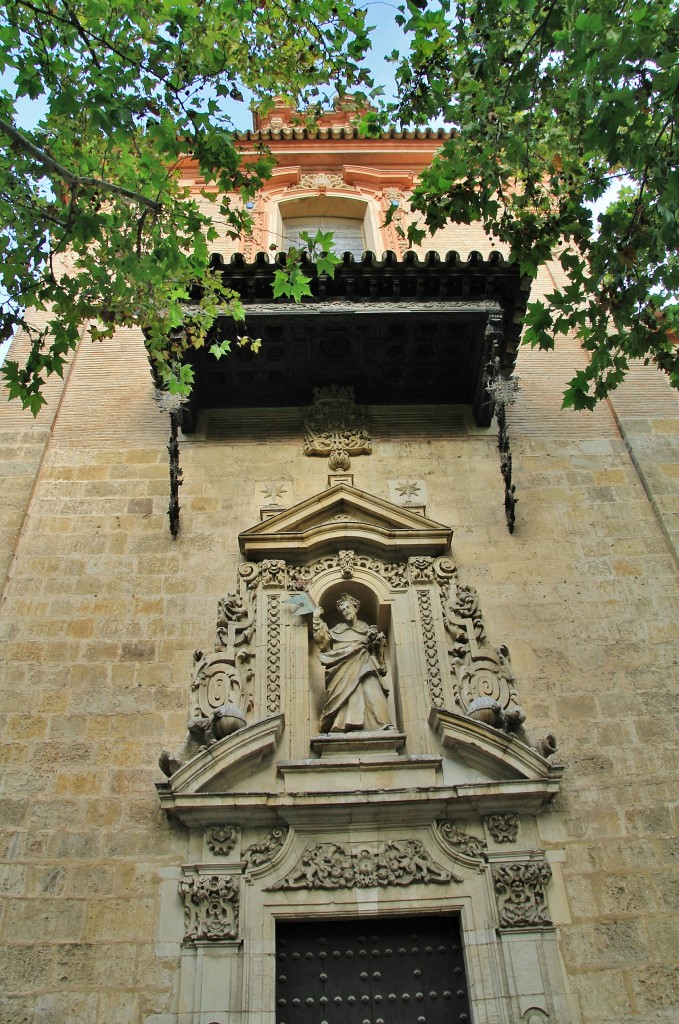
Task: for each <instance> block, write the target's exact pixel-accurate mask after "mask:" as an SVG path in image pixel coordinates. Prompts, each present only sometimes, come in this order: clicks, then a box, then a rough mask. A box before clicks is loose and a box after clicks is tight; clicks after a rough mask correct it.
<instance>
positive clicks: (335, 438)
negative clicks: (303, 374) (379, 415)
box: [304, 385, 372, 471]
mask: <svg viewBox="0 0 679 1024" xmlns="http://www.w3.org/2000/svg"><path fill="white" fill-rule="evenodd" d="M371 452H372V445H371V442H370V434H369V433H368V428H367V426H366V421H365V411H364V409H363V408H362V407H360V406H357V405H356V404H355V402H354V389H353V388H343V387H338V386H337V385H333V386H332V387H328V388H315V389H314V404H313V405H310V406H308V407H307V408H306V409H305V410H304V454H305V455H324V456H326V458H327V459H328V463H329V466H330V469H332V470H341V471H344V470H347V469H349V466H350V465H351V456H352V455H370V454H371Z"/></svg>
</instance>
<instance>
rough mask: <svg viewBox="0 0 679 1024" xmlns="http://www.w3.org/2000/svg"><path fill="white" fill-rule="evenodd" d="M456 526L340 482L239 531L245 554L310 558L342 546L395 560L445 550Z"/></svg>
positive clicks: (241, 545)
mask: <svg viewBox="0 0 679 1024" xmlns="http://www.w3.org/2000/svg"><path fill="white" fill-rule="evenodd" d="M452 533H453V531H452V530H451V529H450V527H448V526H444V525H443V524H441V523H437V522H435V521H434V520H433V519H428V518H427V517H426V516H423V515H420V514H419V513H418V512H415V511H413V510H412V509H409V508H407V507H406V508H404V507H403V506H401V505H394V504H393V503H392V502H390V501H386V500H385V499H384V498H378V497H377V496H376V495H374V494H368V493H367V492H366V491H361V490H358V488H356V487H351V486H350V485H349V484H346V483H340V484H335V485H334V486H333V487H328V488H327V489H326V490H324V491H321V493H320V494H315V495H313V496H312V497H311V498H307V499H305V500H304V501H301V502H299V503H298V504H296V505H293V506H292V508H289V509H286V510H285V511H283V512H279V513H278V514H277V515H275V516H272V517H271V518H270V519H267V520H265V521H264V522H263V523H258V524H257V525H256V526H253V527H251V528H250V529H249V530H244V531H243V533H241V534H240V536H239V542H240V549H241V551H242V553H243V554H244V555H245V556H246V558H249V559H253V560H255V561H257V560H259V559H261V558H265V557H273V558H287V559H299V560H302V559H305V558H308V557H311V556H314V557H315V556H317V555H320V554H323V553H324V552H326V551H327V552H334V551H338V550H340V549H341V548H351V549H352V550H354V551H359V552H363V553H366V554H374V555H378V556H380V555H381V556H382V557H384V558H388V559H390V560H393V559H395V558H402V557H408V556H413V555H418V554H420V555H431V556H435V555H441V554H443V553H444V552H445V551H447V550H448V548H449V547H450V542H451V539H452Z"/></svg>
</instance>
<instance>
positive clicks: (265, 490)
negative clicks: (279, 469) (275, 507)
mask: <svg viewBox="0 0 679 1024" xmlns="http://www.w3.org/2000/svg"><path fill="white" fill-rule="evenodd" d="M286 491H287V487H286V486H285V484H276V483H273V484H265V485H264V487H262V494H263V495H264V497H265V499H267V500H269V501H271V502H273V503H274V504H275V503H276V502H277V501H278V500H279V498H282V497H283V495H284V494H285V492H286Z"/></svg>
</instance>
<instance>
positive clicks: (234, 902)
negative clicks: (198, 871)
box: [179, 875, 239, 942]
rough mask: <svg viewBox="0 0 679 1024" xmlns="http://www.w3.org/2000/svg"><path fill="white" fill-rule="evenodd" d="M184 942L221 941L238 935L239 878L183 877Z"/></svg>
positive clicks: (181, 886) (233, 876)
mask: <svg viewBox="0 0 679 1024" xmlns="http://www.w3.org/2000/svg"><path fill="white" fill-rule="evenodd" d="M179 894H180V896H181V897H182V898H183V900H184V923H185V927H184V941H185V942H197V941H200V940H202V939H207V940H209V941H211V942H219V941H223V940H225V939H236V938H238V914H239V879H238V876H236V875H197V876H194V877H191V878H183V879H182V881H181V882H180V883H179Z"/></svg>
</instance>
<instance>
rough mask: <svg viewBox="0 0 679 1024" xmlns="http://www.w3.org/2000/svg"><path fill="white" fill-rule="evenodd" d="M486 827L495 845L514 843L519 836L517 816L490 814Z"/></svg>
mask: <svg viewBox="0 0 679 1024" xmlns="http://www.w3.org/2000/svg"><path fill="white" fill-rule="evenodd" d="M485 820H486V825H487V827H488V831H489V832H490V834H491V836H492V837H493V839H494V840H495V842H496V843H515V842H516V837H517V836H518V834H519V817H518V815H517V814H490V815H489V816H488V817H487V818H486V819H485Z"/></svg>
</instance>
